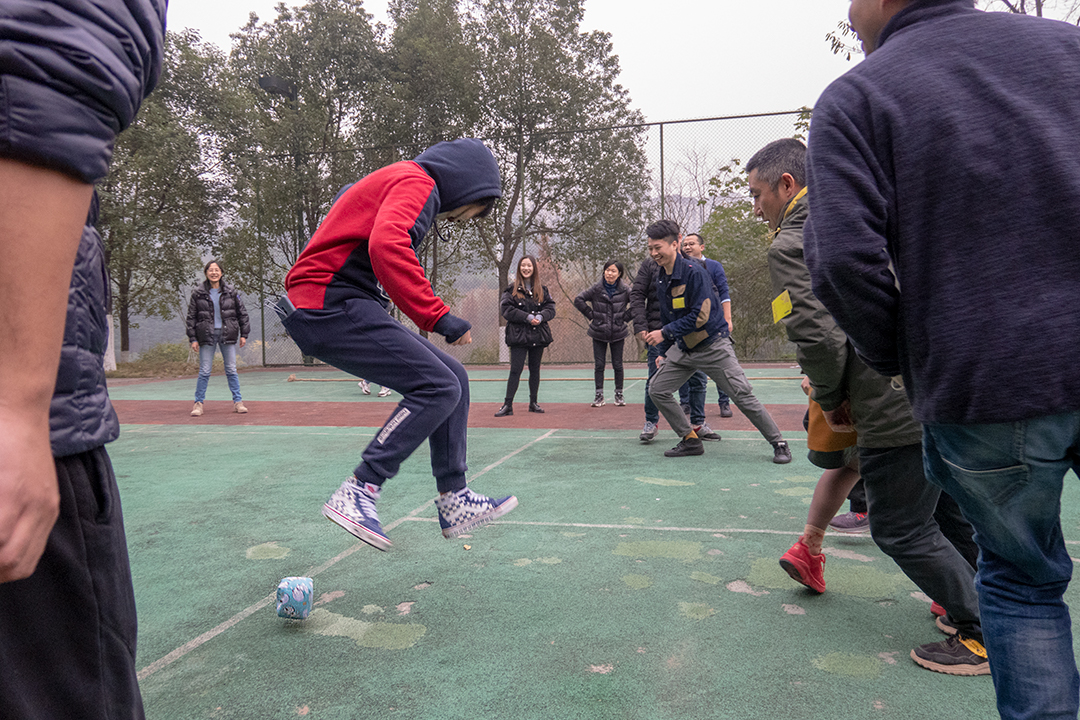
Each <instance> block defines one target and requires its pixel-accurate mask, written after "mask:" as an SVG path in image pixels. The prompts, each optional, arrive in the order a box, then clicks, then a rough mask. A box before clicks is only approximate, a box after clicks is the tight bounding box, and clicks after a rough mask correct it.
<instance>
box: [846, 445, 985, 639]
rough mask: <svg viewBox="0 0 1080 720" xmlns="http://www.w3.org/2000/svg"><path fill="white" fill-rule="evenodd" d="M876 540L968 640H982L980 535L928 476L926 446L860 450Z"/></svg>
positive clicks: (872, 533)
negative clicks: (978, 567)
mask: <svg viewBox="0 0 1080 720" xmlns="http://www.w3.org/2000/svg"><path fill="white" fill-rule="evenodd" d="M859 470H860V472H861V473H862V476H863V480H864V481H865V483H866V500H867V502H868V504H869V506H870V515H869V517H870V535H871V537H873V538H874V542H875V543H876V544H877V546H878V547H879V548H881V550H882V552H884V553H885V554H886V555H888V556H889V557H891V558H892V559H893V561H894V562H896V564H897V565H899V566H900V569H901V570H903V571H904V574H905V575H907V576H908V578H910V579H911V581H912V582H914V583H915V584H916V585H918V586H919V589H920V590H922V591H923V592H924V593H926V594H927V595H929V596H930V598H932V599H933V600H936V601H937V602H939V603H941V604H942V605H944V606H945V608H946V609H947V610H948V613H949V619H950V620H952V622H953V624H954V625H956V627H957V628H959V629H960V632H962V633H964V634H965V635H967V636H968V637H973V638H975V639H976V640H980V641H981V638H982V627H981V625H980V623H979V600H978V597H977V596H976V594H975V568H974V559H975V555H976V554H977V551H978V549H977V547H976V546H975V544H974V542H973V541H972V535H973V533H974V530H973V529H972V527H971V524H970V523H968V521H967V520H965V519H964V516H963V515H962V514H961V512H960V508H959V507H958V506H957V504H956V502H955V501H954V500H953V499H952V498H951V497H950V496H949V495H948V494H947V493H944V492H942V491H941V489H940V488H938V487H937V486H936V485H931V484H930V483H929V482H927V480H926V476H925V475H924V474H923V458H922V446H921V445H904V446H901V447H894V448H864V447H860V448H859Z"/></svg>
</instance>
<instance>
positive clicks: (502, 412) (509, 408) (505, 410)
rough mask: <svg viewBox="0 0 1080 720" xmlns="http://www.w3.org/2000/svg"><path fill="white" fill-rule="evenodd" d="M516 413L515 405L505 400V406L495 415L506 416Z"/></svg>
mask: <svg viewBox="0 0 1080 720" xmlns="http://www.w3.org/2000/svg"><path fill="white" fill-rule="evenodd" d="M513 414H514V406H513V405H511V404H510V403H508V402H504V403H503V406H502V407H501V408H499V412H497V413H495V417H506V416H507V415H513Z"/></svg>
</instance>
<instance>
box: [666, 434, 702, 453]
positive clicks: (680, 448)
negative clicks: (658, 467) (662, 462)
mask: <svg viewBox="0 0 1080 720" xmlns="http://www.w3.org/2000/svg"><path fill="white" fill-rule="evenodd" d="M704 454H705V445H704V444H703V443H702V442H701V438H691V437H687V438H683V439H682V440H680V441H679V444H678V445H676V446H675V447H673V448H671V449H670V450H668V451H666V452H665V453H664V457H688V456H690V455H704Z"/></svg>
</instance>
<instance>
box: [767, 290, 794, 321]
mask: <svg viewBox="0 0 1080 720" xmlns="http://www.w3.org/2000/svg"><path fill="white" fill-rule="evenodd" d="M790 314H791V294H790V293H789V292H788V291H787V290H785V291H784V292H782V293H780V294H779V295H777V296H776V299H775V300H773V301H772V317H773V322H774V323H778V322H780V321H781V320H783V319H784V318H786V317H787V316H788V315H790Z"/></svg>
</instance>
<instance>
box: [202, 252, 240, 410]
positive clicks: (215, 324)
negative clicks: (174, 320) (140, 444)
mask: <svg viewBox="0 0 1080 720" xmlns="http://www.w3.org/2000/svg"><path fill="white" fill-rule="evenodd" d="M203 272H204V273H205V275H206V280H205V281H204V282H203V283H202V284H201V285H199V286H198V287H197V288H195V290H194V291H193V292H192V293H191V302H190V303H188V313H187V336H188V340H189V341H190V342H191V349H192V350H198V351H199V379H198V381H197V382H196V383H195V406H194V407H193V408H192V409H191V414H192V415H194V416H196V417H198V416H199V415H202V414H203V401H204V400H206V384H207V383H208V382H209V381H210V369H211V368H212V367H213V364H214V349H215V348H218V347H220V348H221V359H222V360H224V361H225V377H226V379H227V380H228V381H229V390H230V391H231V392H232V399H233V412H237V413H246V412H247V408H246V407H244V402H243V401H242V400H241V399H240V376H239V375H237V374H236V349H237V348H238V347H244V345H245V344H246V343H247V336H248V333H249V332H251V325H250V323H249V322H248V314H247V310H246V309H245V308H244V301H243V300H242V299H241V298H240V295H239V294H238V293H237V292H236V290H235V289H234V288H233V287H232V286H231V285H229V284H227V283H226V282H225V280H223V279H222V277H221V275H222V273H221V266H220V265H219V264H218V262H217V260H211V261H210V262H208V263H206V267H205V268H203Z"/></svg>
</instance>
